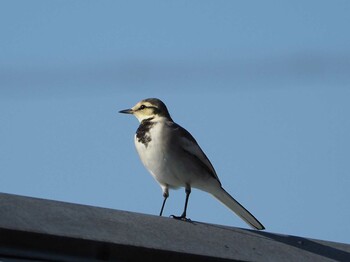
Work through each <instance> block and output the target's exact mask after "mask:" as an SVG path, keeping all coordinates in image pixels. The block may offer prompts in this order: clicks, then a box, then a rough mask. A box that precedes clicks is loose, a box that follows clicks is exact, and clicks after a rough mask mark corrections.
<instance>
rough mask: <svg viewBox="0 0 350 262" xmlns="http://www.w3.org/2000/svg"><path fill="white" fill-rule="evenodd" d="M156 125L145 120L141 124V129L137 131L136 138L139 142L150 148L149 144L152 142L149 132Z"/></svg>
mask: <svg viewBox="0 0 350 262" xmlns="http://www.w3.org/2000/svg"><path fill="white" fill-rule="evenodd" d="M155 124H156V123H155V122H151V121H150V119H145V120H143V121H142V122H141V124H140V126H139V128H138V129H137V131H136V138H137V141H138V142H141V143H142V144H144V145H145V146H146V147H147V146H148V143H149V142H151V141H152V138H151V134H150V132H149V130H150V129H151V128H152V126H154V125H155Z"/></svg>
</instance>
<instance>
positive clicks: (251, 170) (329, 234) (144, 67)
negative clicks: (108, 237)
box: [0, 1, 350, 243]
mask: <svg viewBox="0 0 350 262" xmlns="http://www.w3.org/2000/svg"><path fill="white" fill-rule="evenodd" d="M0 5H1V8H0V31H1V41H0V110H1V112H2V113H1V114H0V121H1V125H0V144H1V147H0V192H6V193H13V194H19V195H26V196H33V197H40V198H47V199H54V200H60V201H68V202H73V203H81V204H87V205H94V206H101V207H107V208H113V209H121V210H128V211H133V212H141V213H147V214H154V215H156V214H158V213H159V209H160V206H161V202H162V194H161V190H160V187H159V186H158V185H157V184H156V182H155V181H153V179H152V177H151V176H150V175H149V174H148V172H147V171H146V170H145V169H144V167H143V166H142V164H141V163H140V161H139V158H138V156H137V153H136V150H135V148H134V144H133V134H134V132H135V130H136V128H137V126H138V122H137V120H136V119H135V118H133V117H131V116H126V115H121V114H118V113H117V112H118V111H119V110H121V109H125V108H129V107H131V106H133V105H134V104H135V103H136V102H138V101H139V100H141V99H143V98H147V97H158V98H161V99H162V100H163V101H164V102H165V103H166V104H167V105H168V108H169V111H170V113H171V115H172V117H173V119H174V120H175V121H176V122H177V123H179V124H180V125H182V126H184V127H185V128H186V129H187V130H189V131H190V132H191V133H192V134H193V135H194V136H195V137H196V139H197V141H198V142H199V144H200V145H201V147H202V148H203V150H204V151H205V152H206V154H207V156H208V157H209V158H210V160H211V162H212V164H213V165H214V167H215V169H216V171H217V173H218V176H219V178H220V180H221V182H222V184H223V186H224V188H225V189H226V190H227V191H229V192H230V193H231V194H232V195H233V196H234V197H235V198H236V199H237V200H239V201H240V202H241V203H242V204H243V205H244V206H245V207H247V208H248V209H249V210H250V211H251V212H252V213H253V214H254V215H255V216H256V217H257V218H258V219H259V220H260V221H261V222H262V223H263V224H264V225H265V227H266V228H267V231H269V232H276V233H281V234H291V235H299V236H304V237H310V238H319V239H325V240H332V241H338V242H345V243H350V237H349V235H350V234H349V233H350V226H349V223H348V221H349V220H350V209H349V199H350V190H349V187H350V176H349V170H350V161H349V158H350V135H349V134H350V118H349V113H350V103H349V101H350V87H349V84H350V33H349V24H350V16H349V15H348V14H349V13H350V3H349V2H348V1H336V2H334V1H307V2H305V1H293V2H288V1H263V2H261V1H253V2H251V1H249V2H246V1H124V2H121V1H74V2H72V1H2V2H1V4H0ZM184 199H185V194H184V191H183V190H181V189H180V190H177V191H171V192H170V198H169V200H168V202H167V206H166V207H165V211H164V214H165V215H166V216H168V215H171V214H180V213H181V212H182V208H183V203H184ZM188 216H189V217H190V218H191V219H192V220H197V221H203V222H209V223H215V224H224V225H230V226H237V227H247V226H246V225H245V224H244V222H242V221H241V220H240V219H239V218H237V217H236V216H235V215H233V214H232V213H231V212H230V211H229V210H228V209H226V208H225V207H224V206H222V205H221V204H220V203H219V202H217V201H216V200H215V199H214V198H212V197H211V196H209V195H207V194H206V193H202V192H200V191H198V190H193V193H192V194H191V198H190V202H189V207H188Z"/></svg>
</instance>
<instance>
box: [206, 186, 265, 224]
mask: <svg viewBox="0 0 350 262" xmlns="http://www.w3.org/2000/svg"><path fill="white" fill-rule="evenodd" d="M212 195H213V196H214V197H215V198H216V199H217V200H219V201H220V202H221V203H223V204H224V205H225V206H227V207H228V208H229V209H231V210H232V211H233V212H235V213H236V214H237V215H238V216H239V217H240V218H242V219H243V220H244V221H245V222H246V223H247V224H248V225H250V226H251V227H252V228H255V229H258V230H263V229H265V227H264V226H263V225H262V224H261V223H260V222H259V221H258V220H257V219H256V218H255V217H254V216H253V215H252V214H251V213H250V212H249V211H248V210H247V209H245V208H244V207H243V206H242V205H241V204H240V203H239V202H238V201H237V200H235V199H234V198H233V197H232V196H231V195H230V194H229V193H227V192H226V191H225V189H223V188H222V187H221V190H216V192H215V193H214V192H212Z"/></svg>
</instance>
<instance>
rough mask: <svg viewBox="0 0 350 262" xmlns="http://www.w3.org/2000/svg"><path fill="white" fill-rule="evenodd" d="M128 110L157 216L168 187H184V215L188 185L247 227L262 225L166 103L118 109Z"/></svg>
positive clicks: (144, 102) (183, 217)
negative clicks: (154, 190) (155, 192)
mask: <svg viewBox="0 0 350 262" xmlns="http://www.w3.org/2000/svg"><path fill="white" fill-rule="evenodd" d="M119 113H123V114H132V115H134V116H135V117H136V118H137V119H138V121H139V122H140V125H139V127H138V128H137V131H136V134H135V136H134V142H135V146H136V149H137V152H138V154H139V157H140V159H141V162H142V163H143V165H144V166H145V168H146V169H147V170H148V171H149V172H150V174H151V175H152V176H153V178H154V179H155V180H156V181H157V182H158V183H159V185H160V187H161V189H162V193H163V202H162V206H161V210H160V214H159V215H160V216H162V214H163V210H164V206H165V203H166V201H167V199H168V197H169V189H178V188H181V187H183V188H185V193H186V199H185V206H184V210H183V213H182V215H181V216H174V215H172V217H173V218H176V219H180V220H190V219H188V218H187V216H186V215H187V214H186V212H187V205H188V200H189V196H190V194H191V189H192V188H196V189H199V190H202V191H205V192H207V193H209V194H211V195H212V196H214V197H215V198H216V199H217V200H219V201H220V202H221V203H222V204H224V205H225V206H226V207H228V208H229V209H231V210H232V211H233V212H234V213H236V214H237V215H238V216H239V217H240V218H241V219H243V220H244V221H245V222H246V223H247V224H248V225H249V226H250V227H252V228H253V229H257V230H263V229H265V227H264V226H263V225H262V224H261V223H260V222H259V221H258V220H257V219H256V218H255V217H254V216H253V215H252V214H251V213H250V212H249V211H248V210H247V209H245V208H244V207H243V206H242V205H241V204H240V203H239V202H238V201H237V200H236V199H234V198H233V197H232V196H231V195H230V194H229V193H228V192H227V191H226V190H225V189H224V188H223V187H222V185H221V182H220V180H219V177H218V175H217V174H216V172H215V170H214V167H213V165H212V164H211V162H210V161H209V159H208V157H207V156H206V155H205V153H204V152H203V150H202V149H201V148H200V146H199V145H198V143H197V141H196V140H195V138H194V137H193V136H192V135H191V134H190V133H189V132H188V131H187V130H186V129H184V128H183V127H181V126H180V125H178V124H177V123H175V122H174V121H173V119H172V118H171V116H170V114H169V111H168V109H167V107H166V105H165V104H164V103H163V102H162V101H161V100H160V99H158V98H147V99H144V100H141V101H140V102H138V103H137V104H136V105H135V106H133V107H132V108H130V109H125V110H121V111H119Z"/></svg>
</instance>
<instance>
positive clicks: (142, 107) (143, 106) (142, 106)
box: [138, 105, 158, 110]
mask: <svg viewBox="0 0 350 262" xmlns="http://www.w3.org/2000/svg"><path fill="white" fill-rule="evenodd" d="M145 108H153V109H154V110H157V109H158V108H157V107H155V106H146V105H141V106H140V107H139V109H138V110H143V109H145Z"/></svg>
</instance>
